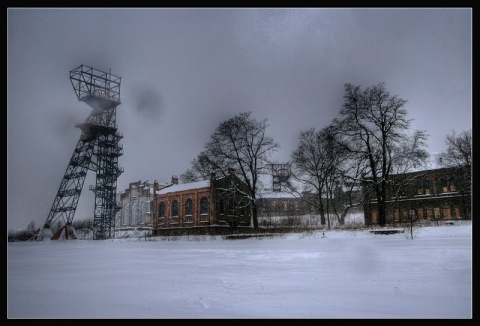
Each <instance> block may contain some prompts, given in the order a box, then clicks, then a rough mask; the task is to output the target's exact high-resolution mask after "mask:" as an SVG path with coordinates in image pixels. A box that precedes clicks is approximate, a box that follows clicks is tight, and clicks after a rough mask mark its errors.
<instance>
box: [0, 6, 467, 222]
mask: <svg viewBox="0 0 480 326" xmlns="http://www.w3.org/2000/svg"><path fill="white" fill-rule="evenodd" d="M7 19H8V22H7V56H8V57H7V96H8V97H7V161H8V170H7V177H8V185H7V193H8V199H7V201H8V207H7V214H8V227H9V228H14V229H24V228H26V227H27V225H28V223H29V222H30V221H35V223H36V226H37V227H40V226H42V225H43V223H44V222H45V220H46V219H47V216H48V213H49V211H50V208H51V205H52V203H53V200H54V199H55V194H56V192H57V190H58V187H59V186H60V182H61V180H62V178H63V175H64V173H65V170H66V168H67V165H68V162H69V160H70V157H71V155H72V153H73V150H74V149H75V146H76V144H77V142H78V139H79V137H80V134H81V131H80V130H79V129H78V128H75V123H77V122H80V121H82V120H84V119H85V118H87V117H88V115H89V114H90V111H91V108H90V107H89V106H88V105H86V104H85V103H83V102H79V101H78V100H77V97H76V95H75V93H74V90H73V87H72V85H71V83H70V79H69V72H70V71H71V70H73V69H74V68H76V67H78V66H80V65H82V64H83V65H86V66H89V67H93V68H95V69H98V70H102V71H106V72H108V71H111V73H112V74H114V75H116V76H120V77H121V78H122V83H121V90H120V92H121V101H122V103H121V104H120V105H119V106H118V107H117V123H118V127H119V132H122V133H123V134H124V138H123V139H122V141H121V143H122V144H123V148H124V155H123V156H121V157H120V159H119V165H120V166H122V167H123V168H124V169H125V172H124V173H123V174H122V175H121V176H120V177H119V179H118V188H117V190H118V191H123V190H124V189H125V188H127V187H128V183H129V182H134V181H138V180H142V181H146V180H149V181H153V180H155V179H156V180H158V181H159V182H168V181H169V180H170V178H171V176H172V175H180V174H182V173H183V172H185V170H186V169H188V168H189V167H190V163H191V161H192V159H194V158H195V157H196V156H197V154H198V153H199V152H200V151H201V150H202V149H203V146H204V144H205V143H206V142H208V141H209V140H210V135H211V134H212V133H213V132H214V131H215V129H216V127H217V126H218V124H219V123H220V122H222V121H224V120H226V119H229V118H231V117H233V116H234V115H236V114H239V113H241V112H248V111H252V112H253V113H252V114H253V117H254V118H255V119H258V120H262V119H264V118H266V119H268V123H269V125H270V126H269V127H268V129H267V134H268V135H269V136H271V137H272V138H273V139H274V140H276V141H277V142H278V143H279V144H280V146H281V150H280V151H279V152H278V153H277V154H276V156H275V157H274V158H275V159H276V160H278V161H279V162H287V161H288V160H289V159H290V155H291V153H292V151H293V150H294V149H295V148H296V146H297V145H298V135H299V133H300V132H301V131H304V130H306V129H308V128H310V127H315V128H317V129H321V128H323V127H325V126H327V125H328V124H330V123H331V122H332V120H333V119H334V118H335V117H337V116H338V113H339V110H340V107H341V105H342V103H343V94H344V84H345V83H351V84H355V85H361V86H362V89H363V88H366V87H369V86H372V85H374V84H378V83H380V82H385V85H386V88H387V90H389V91H390V93H391V94H392V95H398V96H399V97H401V98H403V99H405V100H407V101H408V102H407V104H406V107H405V108H406V109H407V111H408V117H409V118H411V119H414V121H413V123H412V128H413V129H423V130H426V131H427V132H428V133H429V135H430V137H429V141H428V144H429V150H430V151H431V152H438V151H441V150H444V149H445V144H444V140H445V137H446V135H447V134H449V133H451V131H452V130H456V131H463V130H468V129H471V127H472V10H471V9H469V8H463V9H460V8H458V9H456V8H445V9H442V8H439V9H434V8H425V9H420V8H412V9H407V8H401V9H400V8H390V9H374V8H362V9H349V8H338V9H331V8H329V9H327V8H311V9H288V8H285V9H274V8H265V9H260V8H237V9H230V8H225V9H220V8H217V9H214V8H210V9H206V8H204V9H166V8H163V9H162V8H150V9H140V8H128V9H113V8H108V9H100V8H93V9H88V8H82V9H71V8H68V9H66V8H57V9H53V8H52V9H47V8H42V9H28V8H18V9H15V8H10V9H8V10H7ZM94 183H95V174H94V172H90V174H89V175H88V177H87V180H86V182H85V186H84V189H83V192H82V196H81V198H80V202H79V206H78V209H77V213H76V215H75V219H83V218H90V217H92V216H93V208H94V201H93V198H94V196H93V194H92V192H91V191H89V190H88V185H93V184H94Z"/></svg>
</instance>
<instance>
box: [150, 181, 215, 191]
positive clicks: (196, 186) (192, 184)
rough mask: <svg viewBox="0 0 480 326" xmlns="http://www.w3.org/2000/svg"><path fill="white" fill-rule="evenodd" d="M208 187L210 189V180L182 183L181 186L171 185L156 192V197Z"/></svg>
mask: <svg viewBox="0 0 480 326" xmlns="http://www.w3.org/2000/svg"><path fill="white" fill-rule="evenodd" d="M208 187H210V180H203V181H197V182H189V183H183V184H172V185H171V186H167V187H165V188H162V189H160V190H157V195H164V194H168V193H171V192H178V191H185V190H193V189H200V188H208Z"/></svg>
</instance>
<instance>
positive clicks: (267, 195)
mask: <svg viewBox="0 0 480 326" xmlns="http://www.w3.org/2000/svg"><path fill="white" fill-rule="evenodd" d="M261 198H296V197H295V196H294V195H293V194H291V193H288V192H285V191H266V192H264V193H262V195H261Z"/></svg>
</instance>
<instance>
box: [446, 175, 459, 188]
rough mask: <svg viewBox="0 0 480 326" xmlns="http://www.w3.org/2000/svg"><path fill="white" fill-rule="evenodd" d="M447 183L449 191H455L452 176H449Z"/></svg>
mask: <svg viewBox="0 0 480 326" xmlns="http://www.w3.org/2000/svg"><path fill="white" fill-rule="evenodd" d="M448 183H449V185H450V191H457V187H456V186H455V179H454V178H453V177H450V179H449V180H448Z"/></svg>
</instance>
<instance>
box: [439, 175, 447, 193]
mask: <svg viewBox="0 0 480 326" xmlns="http://www.w3.org/2000/svg"><path fill="white" fill-rule="evenodd" d="M440 185H441V186H442V192H448V180H447V178H442V179H441V180H440Z"/></svg>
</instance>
